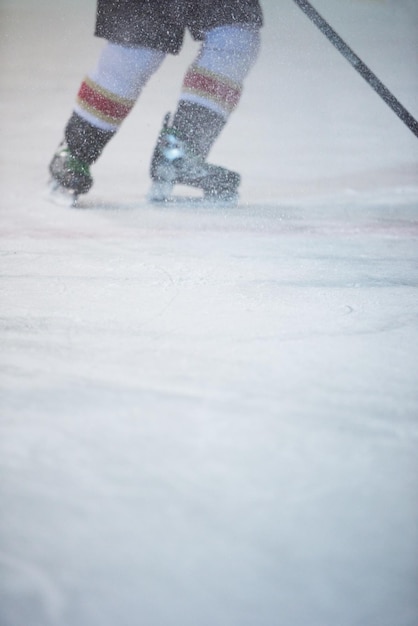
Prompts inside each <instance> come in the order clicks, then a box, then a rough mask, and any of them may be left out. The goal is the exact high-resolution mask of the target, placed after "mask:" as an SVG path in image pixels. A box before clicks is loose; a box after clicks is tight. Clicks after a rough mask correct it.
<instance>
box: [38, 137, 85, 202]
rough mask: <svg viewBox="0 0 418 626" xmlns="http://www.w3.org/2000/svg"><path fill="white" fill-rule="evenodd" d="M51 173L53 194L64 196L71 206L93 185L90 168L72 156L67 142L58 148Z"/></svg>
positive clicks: (50, 166)
mask: <svg viewBox="0 0 418 626" xmlns="http://www.w3.org/2000/svg"><path fill="white" fill-rule="evenodd" d="M49 172H50V174H51V181H50V189H51V192H52V193H55V194H56V196H58V194H60V195H62V196H63V200H64V199H65V198H67V199H68V203H69V204H75V203H76V201H77V198H78V196H79V195H80V194H82V193H87V192H88V191H89V190H90V188H91V186H92V185H93V178H92V176H91V174H90V168H89V166H88V165H87V163H83V161H80V159H77V157H75V156H73V155H72V154H71V152H70V150H69V148H68V146H67V144H66V142H65V141H63V142H62V143H61V144H60V145H59V146H58V150H57V151H56V153H55V154H54V156H53V158H52V161H51V163H50V165H49ZM63 203H64V204H65V202H63Z"/></svg>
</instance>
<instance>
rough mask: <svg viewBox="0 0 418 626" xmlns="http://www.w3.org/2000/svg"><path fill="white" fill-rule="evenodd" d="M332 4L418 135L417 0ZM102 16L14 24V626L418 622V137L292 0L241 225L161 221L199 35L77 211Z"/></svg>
mask: <svg viewBox="0 0 418 626" xmlns="http://www.w3.org/2000/svg"><path fill="white" fill-rule="evenodd" d="M313 2H314V4H315V6H316V7H317V9H318V10H319V11H320V12H321V13H322V14H323V15H324V16H325V17H327V18H328V20H329V21H330V22H331V24H332V25H333V26H334V28H335V29H336V30H337V32H339V33H340V34H341V36H342V37H343V38H344V39H345V40H346V41H347V43H348V44H349V45H351V46H352V47H353V49H354V50H355V51H356V52H357V54H358V55H359V56H360V57H361V58H362V59H363V60H364V62H366V63H367V64H368V65H369V66H370V67H371V69H372V70H373V71H374V72H376V74H377V75H378V76H379V78H380V79H381V80H382V81H383V82H384V83H385V84H386V85H387V86H388V88H389V89H391V90H392V91H393V92H394V93H395V95H396V96H397V97H398V98H399V99H400V100H401V102H402V103H403V104H404V106H406V107H407V108H408V109H409V110H410V111H411V113H412V114H413V115H415V117H417V116H418V100H417V95H418V72H417V69H418V38H417V37H416V34H417V31H418V3H417V2H416V0H345V1H344V2H336V1H335V0H313ZM94 5H95V3H94V2H93V0H71V2H68V1H64V0H38V1H37V2H33V0H19V1H18V2H16V0H2V2H1V3H0V29H1V33H0V47H1V48H0V53H1V65H0V72H1V74H0V80H1V101H0V107H1V116H0V125H1V133H2V143H1V159H2V163H1V174H0V175H1V181H0V183H1V197H0V211H1V221H2V227H1V232H2V235H1V261H2V263H1V303H0V306H1V314H0V315H1V329H2V330H1V367H2V370H1V371H2V375H1V422H0V427H1V434H0V490H1V491H0V493H1V512H0V624H1V626H115V625H118V626H137V625H143V626H417V624H418V593H417V590H418V498H417V495H418V480H417V476H418V472H417V470H418V461H417V436H418V428H417V419H418V384H417V382H418V381H417V379H418V376H417V371H418V368H417V365H418V328H417V325H418V296H417V284H418V265H417V257H418V245H417V240H418V177H417V172H418V143H417V139H416V138H415V137H414V136H413V135H412V133H411V132H410V131H409V130H408V129H407V128H406V127H405V126H404V125H403V123H402V122H401V121H400V120H399V119H398V118H397V117H396V116H395V115H394V114H393V112H392V111H391V110H390V109H389V108H388V107H387V106H386V105H385V104H384V103H383V102H382V101H381V100H380V98H379V97H378V96H377V95H376V94H375V93H374V92H373V91H372V90H371V89H370V87H369V86H368V85H367V84H366V83H365V81H363V79H362V78H360V77H359V76H358V75H357V74H356V72H355V71H354V70H353V69H352V68H351V67H350V65H349V64H348V63H347V62H346V61H345V60H344V59H343V58H342V57H341V56H340V55H339V53H338V52H337V51H336V50H335V49H334V48H333V47H332V46H331V45H330V44H329V43H328V42H327V41H326V39H325V38H324V36H323V35H322V34H321V33H319V31H317V30H316V28H315V26H313V25H312V24H311V23H310V22H309V21H308V19H307V18H306V16H305V15H303V13H302V12H301V11H300V10H299V9H298V8H297V7H296V5H295V4H294V3H293V2H292V1H291V0H288V1H285V0H282V1H280V2H278V1H277V0H265V1H264V2H263V6H264V10H265V17H266V27H265V29H264V32H263V49H262V54H261V57H260V59H259V62H258V64H257V66H256V67H255V68H254V70H253V72H252V74H251V76H250V78H249V80H248V83H247V86H246V90H245V94H244V96H243V100H242V104H241V107H240V108H239V110H238V111H237V112H236V113H235V114H234V116H233V118H232V119H231V123H230V125H229V127H228V128H227V130H226V131H225V132H224V134H223V136H222V137H221V139H220V140H219V143H218V144H217V146H216V147H215V149H214V151H213V153H212V160H213V161H214V162H217V163H220V164H224V165H226V166H230V167H232V168H236V169H237V170H238V171H240V172H241V173H242V175H243V179H244V184H243V188H242V199H241V203H240V205H239V206H238V207H237V208H236V209H204V208H198V207H192V206H189V207H186V206H183V207H182V206H178V207H171V208H151V207H149V206H147V204H146V202H145V196H146V193H147V190H148V172H147V170H148V164H149V158H150V153H151V150H152V148H153V145H154V142H155V138H156V135H157V132H158V129H159V127H160V124H161V121H162V118H163V115H164V113H165V112H166V111H167V110H170V109H172V108H173V107H174V105H175V101H176V97H177V93H178V90H179V86H180V82H181V77H182V74H183V72H184V70H185V68H186V67H187V65H188V63H189V62H190V60H191V59H192V58H193V55H194V54H195V52H196V45H195V44H194V43H193V42H192V41H191V40H190V39H188V40H187V42H186V45H185V48H184V50H183V53H182V55H181V56H180V57H178V58H170V59H168V60H167V61H166V63H165V65H164V66H163V68H162V69H161V70H160V72H159V73H158V74H157V75H156V76H155V77H154V78H153V79H152V81H151V83H150V84H149V86H148V87H147V89H146V91H145V92H144V94H143V97H142V99H141V100H140V102H139V103H138V105H137V107H136V108H135V110H134V112H133V113H132V115H131V117H130V118H129V120H127V121H126V123H125V125H124V127H123V128H122V130H121V132H120V134H119V135H118V136H117V137H116V138H115V139H114V140H113V141H112V143H111V144H110V145H109V146H108V148H107V149H106V152H105V153H104V155H103V157H102V159H101V160H100V161H99V162H98V163H97V165H96V166H95V168H94V176H95V181H96V182H95V186H94V189H93V190H92V192H91V193H90V194H89V195H88V196H87V197H86V198H85V200H84V201H83V205H82V207H81V208H80V209H66V208H62V207H57V206H55V205H52V204H50V203H49V202H48V201H47V200H45V199H44V198H43V196H42V194H43V190H44V185H45V182H46V179H47V174H46V170H47V165H48V162H49V160H50V158H51V155H52V153H53V151H54V149H55V147H56V145H57V143H58V142H59V140H60V138H61V133H62V129H63V126H64V124H65V122H66V120H67V118H68V116H69V114H70V112H71V108H72V103H73V99H74V97H75V93H76V91H77V89H78V86H79V83H80V81H81V79H82V77H83V75H84V74H85V73H86V71H87V70H88V69H90V67H91V66H92V65H93V64H94V63H95V60H96V57H97V54H98V52H99V50H100V49H101V46H102V43H101V42H100V41H98V40H95V39H94V38H93V37H92V34H91V33H92V29H93V22H94Z"/></svg>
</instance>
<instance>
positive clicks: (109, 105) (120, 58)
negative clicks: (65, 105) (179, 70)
mask: <svg viewBox="0 0 418 626" xmlns="http://www.w3.org/2000/svg"><path fill="white" fill-rule="evenodd" d="M164 58H165V54H164V52H160V51H159V50H152V49H150V48H141V47H138V48H127V47H125V46H120V45H116V44H113V43H108V44H107V45H106V47H105V48H104V49H103V51H102V54H101V56H100V58H99V61H98V64H97V66H96V68H95V69H94V70H93V71H92V72H91V73H90V74H89V75H88V76H87V77H86V78H85V79H84V81H83V83H82V84H81V87H80V90H79V93H78V98H77V104H76V106H75V108H74V110H75V112H76V113H77V114H78V115H79V116H80V117H82V118H83V119H85V120H87V121H88V122H90V124H93V125H94V126H96V127H98V128H101V129H102V130H108V131H116V130H118V128H119V126H120V124H121V123H122V122H123V120H124V119H125V117H126V116H127V115H128V114H129V112H130V111H131V109H132V107H133V106H134V104H135V102H136V100H137V98H138V96H139V94H140V93H141V91H142V88H143V87H144V86H145V85H146V83H147V82H148V80H149V78H150V77H151V76H152V74H153V73H154V72H155V71H156V70H157V69H158V68H159V66H160V65H161V63H162V61H163V60H164Z"/></svg>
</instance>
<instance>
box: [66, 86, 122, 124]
mask: <svg viewBox="0 0 418 626" xmlns="http://www.w3.org/2000/svg"><path fill="white" fill-rule="evenodd" d="M78 97H79V99H80V100H81V101H82V102H85V103H86V104H88V105H89V106H91V107H93V108H94V109H96V110H97V111H99V112H100V113H102V114H103V115H106V116H108V117H113V118H115V119H116V120H120V121H122V120H124V119H125V117H126V116H127V115H128V113H129V112H130V110H131V109H132V105H130V106H129V105H126V104H122V103H121V102H117V101H116V100H112V99H111V98H108V97H106V96H104V95H103V94H101V93H100V92H98V91H96V90H94V89H93V88H92V87H90V85H88V84H87V83H86V82H83V83H82V85H81V87H80V91H79V92H78Z"/></svg>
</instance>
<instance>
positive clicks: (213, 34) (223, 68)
mask: <svg viewBox="0 0 418 626" xmlns="http://www.w3.org/2000/svg"><path fill="white" fill-rule="evenodd" d="M259 49H260V32H259V30H258V29H257V28H254V27H250V26H247V25H242V24H237V25H233V26H220V27H218V28H213V29H211V30H209V31H208V32H207V33H206V36H205V40H204V42H203V44H202V47H201V50H200V52H199V55H198V57H197V58H196V60H195V61H194V63H193V64H192V65H191V66H190V68H189V69H188V71H187V73H186V76H185V77H184V81H183V87H182V92H181V95H180V99H181V100H186V101H188V102H194V103H196V104H200V105H201V106H205V107H207V108H208V109H210V110H212V111H213V112H215V113H217V114H218V115H221V116H222V117H223V118H224V119H225V120H226V119H227V118H228V116H229V114H230V113H231V112H232V111H233V109H234V108H235V107H236V106H237V104H238V102H239V99H240V97H241V92H242V87H243V82H244V80H245V77H246V76H247V74H248V72H249V71H250V69H251V68H252V66H253V65H254V63H255V61H256V59H257V56H258V52H259Z"/></svg>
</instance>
